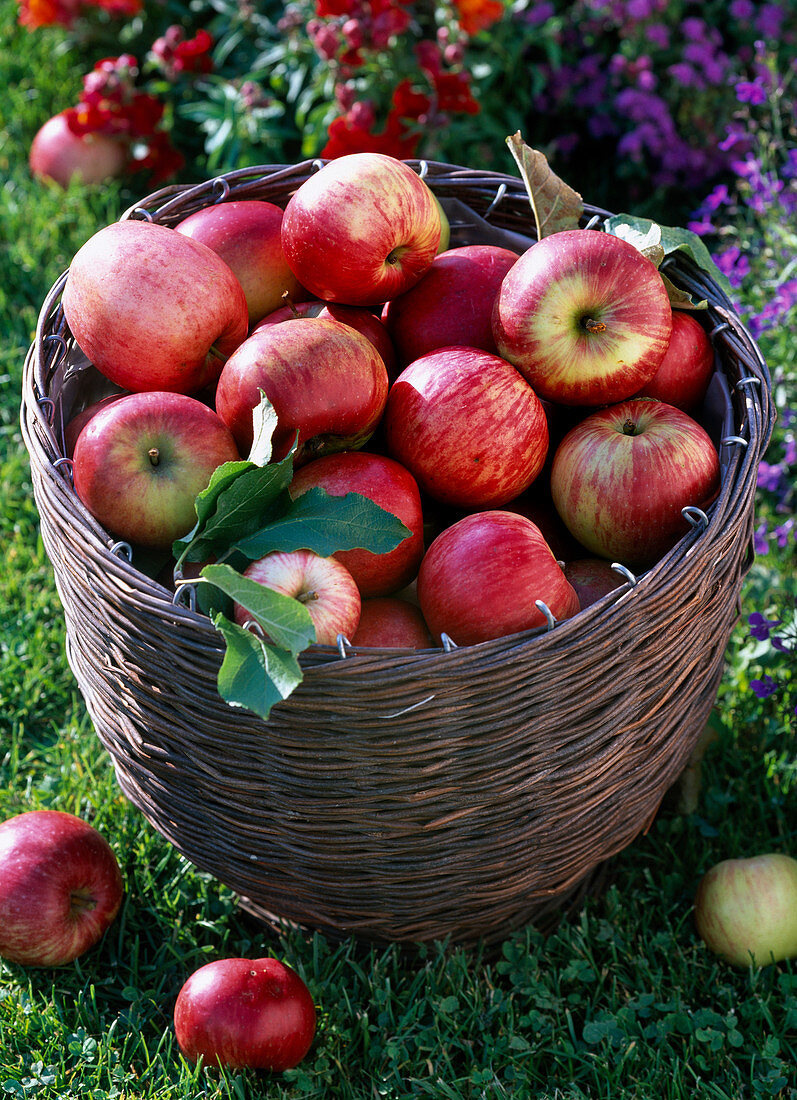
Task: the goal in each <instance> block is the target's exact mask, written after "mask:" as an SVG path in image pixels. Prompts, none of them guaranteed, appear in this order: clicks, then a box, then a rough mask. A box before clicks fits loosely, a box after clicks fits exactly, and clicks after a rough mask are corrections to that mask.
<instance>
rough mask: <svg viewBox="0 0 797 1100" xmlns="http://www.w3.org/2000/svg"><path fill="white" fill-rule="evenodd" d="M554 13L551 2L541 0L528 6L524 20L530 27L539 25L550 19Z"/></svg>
mask: <svg viewBox="0 0 797 1100" xmlns="http://www.w3.org/2000/svg"><path fill="white" fill-rule="evenodd" d="M555 14H556V9H555V8H554V6H553V4H549V3H547V2H546V0H543V2H542V3H540V4H534V6H533V7H531V8H529V10H528V11H527V12H526V14H525V16H524V22H526V23H528V24H529V26H531V27H539V26H540V25H541V24H542V23H545V22H547V20H549V19H552V18H553V16H554V15H555Z"/></svg>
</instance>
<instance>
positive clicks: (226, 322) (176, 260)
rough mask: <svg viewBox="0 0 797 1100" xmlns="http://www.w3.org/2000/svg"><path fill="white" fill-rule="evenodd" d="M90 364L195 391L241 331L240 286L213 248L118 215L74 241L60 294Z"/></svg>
mask: <svg viewBox="0 0 797 1100" xmlns="http://www.w3.org/2000/svg"><path fill="white" fill-rule="evenodd" d="M61 302H62V305H63V309H64V316H65V318H66V321H67V324H68V325H69V328H70V330H71V332H72V335H73V336H74V337H75V340H76V341H77V343H78V345H79V346H80V348H81V350H82V351H83V352H84V354H85V355H86V356H87V357H88V358H89V359H90V360H91V361H92V363H93V364H94V365H95V366H96V367H97V369H98V370H99V371H100V372H101V373H102V374H104V375H105V376H106V378H109V379H110V380H111V381H112V382H115V383H116V385H118V386H120V387H121V388H122V389H125V390H134V391H143V390H173V391H174V392H177V393H195V392H196V391H198V390H201V389H202V388H203V387H204V386H207V385H209V384H211V383H212V382H213V381H215V380H216V379H217V378H218V376H219V373H220V371H221V367H222V364H223V362H224V360H225V359H226V358H227V356H228V355H230V354H231V353H232V352H233V351H234V350H235V348H237V347H238V345H239V344H240V343H241V342H242V341H243V340H244V339H245V338H246V335H247V332H248V331H249V312H248V309H247V304H246V295H245V294H244V291H243V288H242V286H241V284H240V283H239V282H238V280H237V278H236V277H235V275H233V273H232V271H231V270H230V268H229V267H228V265H227V264H226V263H225V262H224V260H222V259H221V257H220V256H218V255H216V253H215V252H214V251H213V249H212V248H208V246H207V245H204V244H201V243H200V242H199V241H193V240H191V239H190V237H184V236H183V235H182V234H180V233H175V231H174V230H173V229H167V228H166V226H163V225H157V224H156V223H154V222H147V221H137V220H131V219H128V220H125V221H120V222H114V223H113V224H112V225H107V226H105V227H104V228H103V229H100V230H99V231H98V232H97V233H95V234H94V235H93V236H92V237H90V238H89V240H88V241H86V243H85V244H84V245H83V246H82V247H81V248H80V249H78V252H77V254H76V255H75V257H74V259H73V260H72V263H71V265H70V268H69V274H68V276H67V280H66V284H65V286H64V293H63V295H62V299H61Z"/></svg>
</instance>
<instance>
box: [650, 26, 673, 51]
mask: <svg viewBox="0 0 797 1100" xmlns="http://www.w3.org/2000/svg"><path fill="white" fill-rule="evenodd" d="M645 37H646V38H647V40H648V42H650V43H651V44H652V45H654V46H658V47H659V49H660V50H666V49H667V47H668V46H669V44H670V31H669V28H668V27H666V26H665V25H664V23H651V24H650V26H648V27H646V28H645Z"/></svg>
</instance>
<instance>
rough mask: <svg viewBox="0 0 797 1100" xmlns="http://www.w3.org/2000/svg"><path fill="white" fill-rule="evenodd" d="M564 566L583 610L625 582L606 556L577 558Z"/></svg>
mask: <svg viewBox="0 0 797 1100" xmlns="http://www.w3.org/2000/svg"><path fill="white" fill-rule="evenodd" d="M562 568H563V569H564V573H565V576H566V577H567V579H568V580H569V581H570V583H571V584H572V586H573V588H575V590H576V595H577V596H578V602H579V604H580V606H581V609H582V611H583V609H584V608H585V607H590V606H591V605H592V604H594V603H597V602H598V600H600V599H602V598H603V597H604V596H607V595H608V594H609V593H610V592H614V590H615V588H619V587H620V585H622V584H625V578H624V577H623V576H622V575H621V574H620V573H619V572H618V571H617V570H615V569H612V566H611V562H608V561H606V560H605V559H604V558H575V559H574V560H573V561H566V562H565V564H564V566H563V567H562Z"/></svg>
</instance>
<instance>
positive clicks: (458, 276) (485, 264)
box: [382, 244, 518, 366]
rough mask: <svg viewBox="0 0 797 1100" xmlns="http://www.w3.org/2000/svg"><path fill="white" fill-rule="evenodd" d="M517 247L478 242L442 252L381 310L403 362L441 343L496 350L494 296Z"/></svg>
mask: <svg viewBox="0 0 797 1100" xmlns="http://www.w3.org/2000/svg"><path fill="white" fill-rule="evenodd" d="M517 259H518V253H517V252H511V251H510V250H509V249H508V248H499V247H498V246H496V245H487V244H473V245H463V246H462V247H461V248H451V249H449V250H448V251H447V252H441V253H440V254H439V255H438V256H436V257H435V259H434V260H433V261H432V265H431V267H430V268H429V270H428V271H427V272H426V274H425V275H424V276H423V278H422V279H421V280H420V282H418V283H416V284H415V286H414V287H412V288H411V289H410V290H408V291H406V292H405V293H404V294H402V295H401V296H400V297H398V298H393V299H392V300H391V301H389V302H388V303H387V304H386V305H385V308H384V311H383V313H382V319H383V321H384V322H385V324H386V326H387V328H388V330H389V332H390V334H391V336H392V337H393V342H394V344H395V346H396V350H397V353H398V358H399V362H400V363H401V364H402V365H403V366H406V365H407V364H408V363H412V362H413V361H414V360H415V359H420V357H421V356H422V355H426V354H427V353H428V352H430V351H435V350H436V349H437V348H444V347H448V346H450V345H452V344H462V345H464V346H467V347H472V348H482V349H483V350H484V351H489V352H492V353H493V354H496V347H495V340H494V339H493V329H492V312H493V302H494V300H495V296H496V294H497V293H498V289H499V287H500V286H501V283H502V281H503V278H504V276H505V275H506V274H507V272H508V271H509V270H510V269H511V268H512V267H513V266H514V264H515V262H516V260H517Z"/></svg>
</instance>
